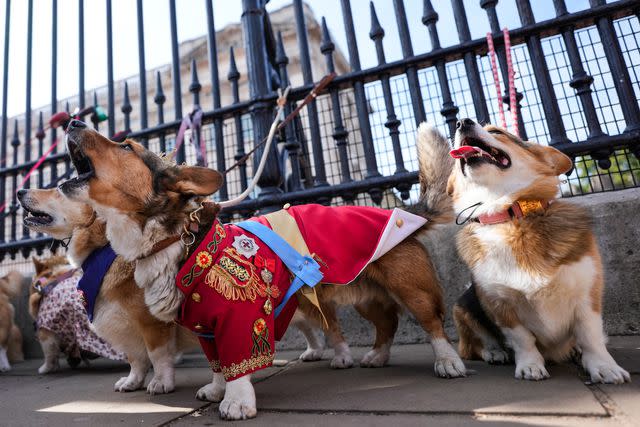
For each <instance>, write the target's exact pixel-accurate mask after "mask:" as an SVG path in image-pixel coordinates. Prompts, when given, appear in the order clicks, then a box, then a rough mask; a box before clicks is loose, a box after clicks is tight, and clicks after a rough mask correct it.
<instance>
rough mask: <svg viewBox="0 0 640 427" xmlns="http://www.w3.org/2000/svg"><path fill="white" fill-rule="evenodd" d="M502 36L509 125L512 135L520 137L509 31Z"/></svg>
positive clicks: (503, 32) (503, 31) (505, 29)
mask: <svg viewBox="0 0 640 427" xmlns="http://www.w3.org/2000/svg"><path fill="white" fill-rule="evenodd" d="M502 34H503V35H504V51H505V53H506V54H507V74H508V76H509V110H511V125H512V126H513V133H515V134H516V135H518V136H520V131H519V130H518V100H517V99H516V85H515V81H516V72H515V70H514V69H513V58H512V57H511V39H510V38H509V30H508V29H507V28H504V29H503V30H502Z"/></svg>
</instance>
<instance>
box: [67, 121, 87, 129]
mask: <svg viewBox="0 0 640 427" xmlns="http://www.w3.org/2000/svg"><path fill="white" fill-rule="evenodd" d="M86 127H87V124H86V123H85V122H82V121H80V120H75V119H74V120H71V121H70V122H69V124H68V125H67V132H71V131H72V130H73V129H84V128H86Z"/></svg>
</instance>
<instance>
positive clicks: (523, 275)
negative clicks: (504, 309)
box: [473, 227, 598, 343]
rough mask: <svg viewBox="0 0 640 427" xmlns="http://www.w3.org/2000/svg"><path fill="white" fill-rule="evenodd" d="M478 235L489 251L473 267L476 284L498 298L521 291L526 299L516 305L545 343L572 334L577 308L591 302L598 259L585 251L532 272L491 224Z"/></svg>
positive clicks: (521, 315)
mask: <svg viewBox="0 0 640 427" xmlns="http://www.w3.org/2000/svg"><path fill="white" fill-rule="evenodd" d="M476 236H477V237H478V238H480V240H481V241H482V244H483V249H484V251H485V254H486V256H485V258H483V260H482V261H481V262H479V263H477V264H476V265H475V266H474V268H473V274H474V278H475V280H476V283H477V285H478V286H480V287H481V288H482V289H483V290H484V291H485V292H487V293H488V294H490V295H493V296H494V297H498V298H500V297H503V296H504V297H506V298H510V296H508V295H507V293H509V294H512V291H518V292H519V293H520V294H521V295H522V296H523V297H524V303H518V304H514V307H513V308H515V310H516V313H517V314H518V317H519V318H520V320H521V321H522V322H523V323H524V324H526V325H527V328H528V329H530V330H531V332H533V333H534V334H535V335H536V336H537V337H538V339H539V340H541V341H542V342H543V343H544V342H547V343H551V342H557V340H558V339H561V338H562V337H566V336H567V335H568V334H570V333H571V330H572V327H573V322H574V319H575V311H576V309H578V308H581V307H584V305H585V304H589V291H590V289H591V287H592V286H593V283H594V280H595V278H596V275H597V274H598V271H597V267H596V263H595V260H594V259H593V258H592V257H591V256H590V255H585V256H583V257H582V258H581V259H580V260H578V261H577V262H573V263H571V264H566V265H563V266H561V267H559V268H558V269H556V270H555V271H553V272H552V273H547V274H544V273H542V272H540V273H532V272H529V271H526V270H524V269H522V268H521V267H520V266H519V265H518V263H517V260H516V257H515V255H514V253H513V251H512V249H511V247H510V246H509V245H508V244H507V243H506V242H505V241H504V238H503V237H502V236H501V235H500V234H498V233H495V232H492V231H491V227H480V228H479V229H478V231H476ZM550 250H551V248H550Z"/></svg>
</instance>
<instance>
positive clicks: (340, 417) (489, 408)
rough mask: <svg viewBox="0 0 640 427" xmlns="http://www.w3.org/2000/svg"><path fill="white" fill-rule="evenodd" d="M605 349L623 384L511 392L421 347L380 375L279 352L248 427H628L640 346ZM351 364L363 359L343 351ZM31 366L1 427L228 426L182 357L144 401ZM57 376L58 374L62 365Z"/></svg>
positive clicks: (16, 372) (474, 368) (2, 388)
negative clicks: (439, 366)
mask: <svg viewBox="0 0 640 427" xmlns="http://www.w3.org/2000/svg"><path fill="white" fill-rule="evenodd" d="M609 348H610V351H611V353H612V355H613V357H614V358H615V359H616V360H617V361H618V363H619V364H620V365H621V366H623V367H624V368H625V369H627V370H628V371H629V372H630V373H631V374H632V382H631V384H625V385H619V386H614V385H595V384H591V383H590V382H589V381H588V379H587V378H586V377H585V376H584V374H583V373H582V372H581V371H580V370H579V369H578V368H577V367H576V366H575V365H572V364H559V365H552V366H549V372H550V374H551V379H549V380H546V381H540V382H527V381H521V380H516V379H515V378H514V377H513V373H514V367H513V366H490V365H487V364H485V363H482V362H467V368H468V370H469V376H468V377H467V378H462V379H452V380H447V379H440V378H436V377H434V375H433V353H432V351H431V348H430V346H429V345H427V344H419V345H396V346H394V347H393V348H392V354H391V362H390V365H389V366H388V367H385V368H378V369H373V368H372V369H365V368H359V367H354V368H352V369H348V370H332V369H331V368H330V367H329V361H330V357H331V356H332V351H330V350H327V351H325V357H324V358H323V360H321V361H318V362H301V361H299V360H298V359H297V356H298V354H299V352H297V351H282V352H279V353H278V354H277V356H276V357H277V359H279V360H281V361H282V364H281V366H278V367H272V368H269V369H265V370H262V371H260V372H259V373H257V374H256V375H254V382H255V388H256V395H257V400H258V417H257V418H256V419H254V420H248V421H243V422H238V423H236V424H243V425H247V426H252V425H260V426H261V425H291V426H293V425H305V426H325V425H327V426H328V425H331V426H335V425H347V426H349V425H354V426H390V425H392V426H404V425H407V426H412V425H429V426H463V425H464V426H494V425H495V426H501V427H502V426H505V427H506V426H580V427H589V426H638V425H640V336H627V337H612V338H611V339H610V341H609ZM353 350H354V351H353V353H354V358H355V359H356V360H358V359H359V358H360V357H361V356H362V355H363V354H364V353H365V352H366V350H367V349H366V348H354V349H353ZM39 365H40V361H39V360H28V361H26V362H23V363H19V364H15V365H14V369H13V370H12V371H11V372H8V373H4V374H0V425H2V426H5V425H6V426H41V425H42V426H54V427H55V426H76V425H77V426H84V425H87V426H89V425H90V426H101V425H118V426H127V425H134V424H136V425H151V426H159V425H162V426H164V425H167V426H203V425H223V424H226V425H232V424H234V423H229V422H225V421H221V420H220V419H219V418H218V415H217V404H212V403H206V402H200V401H198V400H196V399H195V392H196V390H197V389H198V388H199V387H200V386H202V385H203V384H205V383H207V382H208V381H210V379H211V373H210V370H209V368H208V365H207V362H206V360H205V359H204V357H203V356H201V355H198V354H195V355H188V356H185V361H184V362H183V363H182V364H181V365H179V367H178V369H177V373H176V391H175V392H173V393H171V394H168V395H157V396H149V395H148V394H146V392H145V391H137V392H133V393H116V392H114V391H112V390H113V383H114V382H115V381H116V380H117V379H118V378H120V377H121V376H124V375H126V373H127V366H126V365H123V364H118V363H115V362H110V361H107V360H97V361H94V362H93V363H92V366H91V367H81V368H78V369H75V370H71V369H69V368H66V367H65V368H62V369H61V370H60V371H58V372H57V373H54V374H49V375H38V374H37V368H38V366H39ZM61 365H63V366H66V365H65V362H61Z"/></svg>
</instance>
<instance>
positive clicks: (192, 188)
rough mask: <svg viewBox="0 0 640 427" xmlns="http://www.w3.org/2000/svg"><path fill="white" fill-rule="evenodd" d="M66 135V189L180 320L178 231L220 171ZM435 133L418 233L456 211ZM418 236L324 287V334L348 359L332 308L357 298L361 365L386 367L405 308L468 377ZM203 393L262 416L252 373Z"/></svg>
mask: <svg viewBox="0 0 640 427" xmlns="http://www.w3.org/2000/svg"><path fill="white" fill-rule="evenodd" d="M67 132H68V136H67V144H68V148H69V153H70V155H71V158H72V161H73V163H74V166H75V167H76V169H77V172H78V177H77V178H75V179H72V180H69V181H67V182H66V183H64V184H63V185H62V186H61V187H60V189H61V191H62V192H63V193H64V194H65V195H66V196H67V197H69V198H70V199H73V200H80V201H83V202H87V203H90V204H91V205H92V206H93V207H94V209H95V210H96V212H97V213H98V215H99V216H100V217H103V218H105V220H106V223H107V237H108V239H109V241H110V242H111V244H112V246H113V248H114V250H115V251H116V252H117V253H119V254H120V255H122V256H123V257H124V258H125V259H127V260H130V261H134V260H137V266H136V272H135V277H136V281H137V283H138V285H139V286H141V287H143V288H144V289H145V297H146V302H147V304H148V305H149V307H150V310H151V312H152V313H153V314H154V315H156V316H157V317H159V318H160V319H163V320H166V321H170V320H172V319H174V318H175V317H176V315H177V314H178V310H179V308H180V307H181V305H182V303H183V300H184V296H183V294H182V293H181V291H180V290H179V289H178V287H177V286H176V275H177V273H178V270H179V269H180V267H181V264H182V263H184V261H185V259H186V257H187V254H185V247H184V246H183V244H182V243H181V241H180V239H179V238H177V239H176V238H175V236H178V237H179V236H180V234H181V233H182V231H183V229H184V227H185V225H187V224H188V223H189V222H190V220H189V218H190V213H192V212H194V211H196V210H198V209H199V207H200V204H201V202H202V200H203V199H204V198H205V197H207V196H209V195H211V194H213V193H215V192H216V191H217V190H218V188H219V187H220V185H221V183H222V176H221V174H220V173H219V172H217V171H214V170H212V169H206V168H201V167H189V166H176V165H172V164H169V163H167V162H165V161H164V160H163V159H161V158H160V157H158V156H157V155H155V154H153V153H151V152H150V151H148V150H146V149H145V148H144V147H143V146H142V145H141V144H138V143H136V142H133V141H128V140H127V141H125V142H124V143H116V142H113V141H110V140H108V139H107V138H105V137H103V136H101V135H100V134H98V133H97V132H95V131H93V130H91V129H89V128H87V126H86V125H85V124H84V123H82V122H77V121H72V122H71V123H70V124H69V127H68V129H67ZM432 135H433V130H431V129H430V128H428V127H426V126H425V127H422V128H421V129H420V130H419V153H420V160H421V161H420V163H421V167H420V172H421V174H422V175H425V179H424V180H423V187H422V190H423V191H422V197H421V200H420V201H419V203H418V204H417V205H416V206H414V207H413V208H412V209H411V212H412V213H414V214H416V215H419V216H423V217H427V218H428V219H429V222H428V223H427V225H426V226H424V227H423V228H422V229H421V230H420V231H423V230H426V229H428V228H430V226H431V225H433V224H437V223H439V222H444V221H447V220H449V219H450V217H451V204H450V201H449V200H448V198H447V197H446V195H445V193H444V190H445V186H446V179H447V177H448V174H449V170H446V171H445V172H444V173H439V171H441V170H442V169H436V168H435V166H434V164H436V163H440V164H441V168H442V167H446V165H451V164H452V161H451V159H450V158H449V156H448V150H447V149H446V148H443V147H435V148H433V147H431V146H428V145H425V144H422V143H421V142H420V141H424V140H426V139H429V138H431V137H432ZM209 210H211V209H209ZM205 211H206V210H205ZM205 217H206V220H205ZM214 220H215V212H212V213H210V214H208V215H203V216H202V217H201V218H200V225H199V229H200V232H197V233H201V232H202V231H203V229H204V234H202V233H201V234H202V235H201V236H199V237H200V238H202V237H203V236H204V235H205V234H207V232H208V230H209V227H210V226H211V225H212V224H213V221H214ZM416 235H417V233H414V234H413V235H411V236H410V237H408V238H407V239H405V240H404V241H402V242H401V243H399V244H398V245H397V246H395V247H394V248H393V249H391V250H390V251H389V252H388V253H387V254H385V255H384V256H382V257H381V258H379V259H378V260H376V261H374V262H372V263H371V264H369V265H368V266H367V267H366V268H365V269H364V270H363V271H362V273H361V274H360V276H358V279H357V280H356V281H355V282H354V283H352V284H350V285H349V286H330V285H323V286H320V287H319V289H318V298H319V300H320V305H321V306H322V309H323V312H324V315H325V316H326V319H327V321H328V323H329V329H328V331H327V333H328V334H329V338H330V340H332V341H333V345H334V348H336V355H337V356H338V355H339V354H340V353H338V351H339V350H338V348H340V351H342V354H343V355H344V354H348V353H346V352H347V351H348V346H347V344H346V342H345V341H344V338H343V337H342V335H341V333H340V330H339V325H338V322H337V318H336V317H335V307H336V306H337V305H339V304H354V305H355V306H356V308H357V309H358V311H359V312H360V313H361V314H362V315H363V316H364V317H365V318H367V319H368V320H370V321H371V322H372V323H373V324H374V325H375V327H376V343H375V346H374V348H373V350H372V351H371V352H370V353H369V354H367V356H365V363H363V366H383V365H384V364H385V363H386V362H387V361H388V359H389V347H390V345H391V342H392V339H393V336H394V334H395V331H396V328H397V320H398V317H397V316H398V310H399V309H400V307H401V306H404V307H406V308H407V309H408V310H409V311H410V312H411V313H412V314H413V315H414V316H415V317H416V318H417V320H418V322H419V323H420V324H421V325H422V327H423V328H424V329H425V330H426V331H427V332H428V333H429V334H430V335H431V338H432V340H431V342H432V346H433V349H434V351H435V354H436V362H435V371H436V374H437V375H439V376H445V377H460V376H464V375H465V368H464V365H463V363H462V361H461V360H460V358H459V356H458V355H457V353H456V352H455V350H454V349H453V348H452V346H451V345H450V343H449V341H448V339H447V337H446V334H445V332H444V328H443V318H444V304H443V301H442V291H441V288H440V286H439V282H438V279H437V277H436V274H435V269H434V268H433V265H432V263H431V261H430V258H429V256H428V253H427V251H426V249H425V248H424V246H423V245H422V244H420V243H419V242H418V240H417V238H416ZM194 240H197V238H195V239H194ZM197 244H199V242H198V243H197ZM197 244H196V245H194V247H197ZM198 299H199V298H198ZM301 301H302V300H301ZM299 308H300V309H301V310H302V311H304V312H305V315H306V316H307V317H312V318H313V317H316V318H317V317H318V314H317V311H316V310H315V308H314V307H313V306H312V305H311V304H308V305H306V304H303V303H301V304H300V306H299ZM348 356H349V359H350V355H348ZM343 363H344V362H343ZM203 389H205V390H207V392H206V394H207V396H208V398H209V399H211V400H215V401H218V400H221V399H223V397H224V399H223V400H222V402H221V404H220V408H219V411H220V415H221V416H222V418H225V419H243V418H251V417H254V416H255V415H256V402H255V393H254V390H253V387H252V385H251V382H250V375H245V376H242V377H240V378H238V379H235V380H233V381H229V382H226V383H225V379H224V376H223V375H222V374H219V373H214V378H213V382H212V383H211V384H209V385H207V386H205V387H203Z"/></svg>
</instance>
